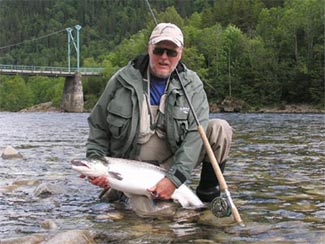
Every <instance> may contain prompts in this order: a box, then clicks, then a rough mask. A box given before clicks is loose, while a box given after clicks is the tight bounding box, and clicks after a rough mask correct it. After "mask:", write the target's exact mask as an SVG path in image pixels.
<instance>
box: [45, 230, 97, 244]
mask: <svg viewBox="0 0 325 244" xmlns="http://www.w3.org/2000/svg"><path fill="white" fill-rule="evenodd" d="M45 244H95V241H94V237H93V234H92V233H91V232H90V231H88V230H68V231H65V232H62V233H58V234H56V235H55V236H54V237H52V238H51V239H49V240H48V241H47V242H45Z"/></svg>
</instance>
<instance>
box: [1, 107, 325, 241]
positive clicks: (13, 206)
mask: <svg viewBox="0 0 325 244" xmlns="http://www.w3.org/2000/svg"><path fill="white" fill-rule="evenodd" d="M87 116H88V114H87V113H75V114H73V113H7V112H1V113H0V151H1V150H3V149H4V148H5V147H6V146H8V145H11V146H12V147H14V148H15V149H16V150H18V151H19V152H20V153H21V154H22V155H23V156H24V159H20V160H4V159H2V158H0V165H1V167H0V179H1V181H0V212H1V215H0V240H1V239H5V238H9V237H22V236H26V235H30V234H34V233H41V234H47V233H48V232H49V231H50V230H48V229H46V228H43V227H42V226H41V223H42V222H43V221H44V220H52V221H54V222H55V223H56V225H57V226H58V227H59V228H58V230H59V231H65V230H71V229H87V230H91V231H93V232H95V233H96V240H97V241H96V243H108V242H109V243H322V242H323V243H325V234H324V233H325V231H324V230H325V201H324V200H325V193H324V192H325V191H324V189H325V172H324V171H325V170H324V162H325V160H324V159H325V153H324V151H325V150H324V149H325V142H324V135H325V134H324V133H325V116H324V114H212V115H211V117H218V118H224V119H226V120H228V122H229V123H230V124H231V126H232V127H233V128H234V141H233V145H232V151H231V154H230V160H229V161H228V162H227V166H226V171H225V174H224V176H225V180H226V181H227V184H228V186H229V190H230V192H231V196H232V198H233V201H234V203H235V204H236V206H237V208H238V210H239V213H240V214H241V217H242V219H243V221H244V223H245V225H246V226H245V227H241V226H239V225H237V224H233V223H228V224H226V223H225V222H224V221H223V220H222V219H220V224H219V225H218V224H209V223H208V222H206V223H205V222H204V220H201V221H197V218H195V219H193V220H191V219H190V218H174V219H164V218H161V219H160V218H159V219H143V218H140V217H138V216H135V215H134V214H133V212H132V211H130V210H128V209H125V208H123V207H119V206H117V205H116V204H115V205H113V204H109V203H103V202H99V201H98V195H99V193H100V189H99V188H97V187H95V186H93V185H91V184H89V183H88V182H87V181H86V180H85V179H81V178H79V176H78V174H76V172H74V171H72V170H71V168H70V165H69V161H70V160H71V159H73V158H84V157H85V143H86V139H87V134H88V126H87ZM197 172H198V171H196V173H195V174H194V176H193V185H191V186H192V187H193V188H194V187H195V185H194V183H195V182H197V179H198V173H197ZM40 184H49V185H53V186H55V187H56V189H57V190H56V192H55V193H54V194H50V195H48V196H47V195H45V196H44V195H41V196H35V194H34V193H35V189H36V188H37V186H39V185H40ZM108 213H111V215H110V216H111V217H107V218H106V217H102V216H106V215H107V214H108ZM105 214H106V215H105ZM112 216H115V217H112ZM116 216H120V217H116ZM217 223H218V221H217ZM58 230H57V231H58Z"/></svg>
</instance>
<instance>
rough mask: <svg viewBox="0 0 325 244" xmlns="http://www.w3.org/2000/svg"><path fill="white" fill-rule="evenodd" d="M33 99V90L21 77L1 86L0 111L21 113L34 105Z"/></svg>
mask: <svg viewBox="0 0 325 244" xmlns="http://www.w3.org/2000/svg"><path fill="white" fill-rule="evenodd" d="M32 97H33V95H32V92H31V90H30V89H29V88H28V87H27V86H26V84H25V81H24V80H23V79H22V78H21V77H19V76H15V77H14V78H11V79H8V80H6V81H4V82H2V83H1V84H0V110H7V111H19V110H20V109H22V108H25V107H28V106H30V105H31V104H32Z"/></svg>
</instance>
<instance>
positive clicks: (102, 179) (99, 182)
mask: <svg viewBox="0 0 325 244" xmlns="http://www.w3.org/2000/svg"><path fill="white" fill-rule="evenodd" d="M85 177H86V176H84V175H80V178H85ZM88 181H89V182H90V183H91V184H93V185H95V186H99V187H102V188H105V189H109V188H110V186H109V183H108V180H107V177H106V176H99V177H90V176H89V177H88Z"/></svg>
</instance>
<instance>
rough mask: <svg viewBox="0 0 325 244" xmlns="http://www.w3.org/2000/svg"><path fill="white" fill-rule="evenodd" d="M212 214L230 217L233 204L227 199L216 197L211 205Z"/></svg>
mask: <svg viewBox="0 0 325 244" xmlns="http://www.w3.org/2000/svg"><path fill="white" fill-rule="evenodd" d="M210 210H211V212H212V213H213V214H214V215H215V216H217V217H219V218H222V217H229V216H230V215H231V204H230V202H229V201H228V199H227V198H225V197H222V196H220V197H216V198H214V199H213V200H212V201H211V203H210Z"/></svg>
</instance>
